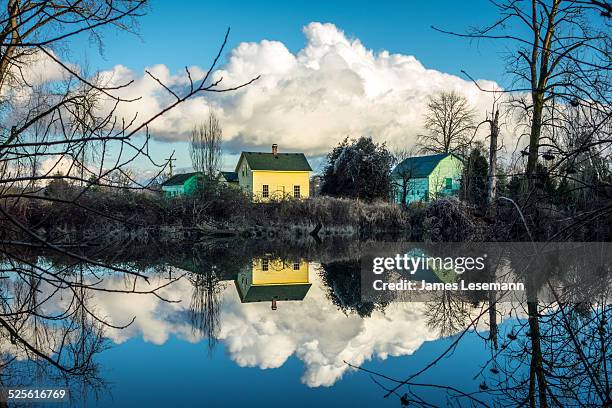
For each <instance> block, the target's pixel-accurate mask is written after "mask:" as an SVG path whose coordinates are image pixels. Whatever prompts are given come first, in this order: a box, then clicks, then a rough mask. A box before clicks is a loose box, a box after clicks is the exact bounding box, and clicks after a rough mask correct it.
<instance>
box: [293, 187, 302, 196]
mask: <svg viewBox="0 0 612 408" xmlns="http://www.w3.org/2000/svg"><path fill="white" fill-rule="evenodd" d="M293 197H294V198H300V197H301V194H300V186H293Z"/></svg>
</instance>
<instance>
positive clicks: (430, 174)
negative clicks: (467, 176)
mask: <svg viewBox="0 0 612 408" xmlns="http://www.w3.org/2000/svg"><path fill="white" fill-rule="evenodd" d="M462 171H463V162H462V161H461V159H459V157H457V156H455V155H454V154H452V153H443V154H434V155H430V156H419V157H409V158H407V159H406V160H404V161H403V162H401V163H399V164H398V165H397V166H396V167H395V169H393V172H391V178H392V180H393V186H394V200H395V201H396V202H398V203H401V202H402V201H403V200H405V202H406V203H412V202H415V201H427V200H430V199H435V198H438V197H442V196H448V195H454V194H456V193H457V192H458V191H459V186H460V180H461V172H462Z"/></svg>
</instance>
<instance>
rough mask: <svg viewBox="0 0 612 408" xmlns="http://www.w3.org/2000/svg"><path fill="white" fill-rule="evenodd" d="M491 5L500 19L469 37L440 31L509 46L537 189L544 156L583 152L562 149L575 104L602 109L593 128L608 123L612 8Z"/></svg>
mask: <svg viewBox="0 0 612 408" xmlns="http://www.w3.org/2000/svg"><path fill="white" fill-rule="evenodd" d="M493 5H494V7H495V8H496V10H497V12H498V18H497V19H496V20H495V21H493V22H491V23H490V24H488V25H486V26H484V27H480V28H473V29H471V30H469V31H468V32H466V33H455V32H448V31H443V30H439V31H442V32H446V33H449V34H452V35H456V36H460V37H467V38H472V39H492V40H496V41H502V42H504V43H505V45H506V46H508V45H510V49H511V50H512V51H511V52H510V53H509V54H508V57H507V62H508V65H507V66H508V73H509V74H510V75H511V78H512V79H513V82H512V83H511V84H509V86H507V87H506V89H505V91H504V92H506V93H509V94H511V97H512V98H513V99H514V106H515V107H516V108H518V109H520V111H522V113H523V115H524V119H525V122H526V123H525V124H526V127H527V130H526V132H525V136H527V137H528V143H527V146H526V147H525V148H524V149H522V152H523V154H524V155H525V156H526V157H527V164H526V168H525V174H526V176H527V178H528V181H529V183H528V184H529V188H530V190H533V188H534V187H535V185H536V184H537V179H538V162H539V160H540V157H542V158H544V159H545V160H549V161H550V160H552V159H553V158H554V157H558V158H562V159H564V158H570V157H573V156H575V155H578V154H580V153H581V152H582V150H581V149H582V148H583V147H582V148H578V149H576V148H571V149H569V150H557V149H556V146H555V140H556V139H557V136H558V134H559V132H558V130H559V129H560V127H563V126H565V125H564V124H562V121H563V117H564V116H565V115H566V113H567V110H568V108H569V107H583V108H585V110H588V111H592V112H597V113H598V114H599V116H600V121H599V123H597V125H596V126H595V128H593V129H592V130H593V131H598V130H600V129H601V128H603V127H605V126H606V125H605V124H606V123H609V122H610V115H611V106H612V104H611V103H610V102H611V95H610V89H612V88H611V87H610V69H611V65H610V35H609V20H608V19H609V18H610V5H609V4H608V3H606V2H596V1H570V0H548V1H539V0H529V1H503V2H495V3H493ZM475 83H476V82H475ZM476 85H477V86H479V85H478V84H477V83H476ZM479 87H480V86H479ZM481 89H482V88H481ZM482 90H483V91H486V92H497V91H496V90H488V89H482ZM560 121H561V122H560ZM610 143H612V141H611V140H610V137H609V135H608V137H607V138H606V140H601V139H600V140H594V141H591V142H589V144H590V145H591V146H599V147H601V149H600V150H603V151H605V147H604V145H607V146H608V147H609V146H610ZM541 149H545V150H544V152H542V151H541Z"/></svg>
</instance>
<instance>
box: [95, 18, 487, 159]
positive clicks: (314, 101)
mask: <svg viewBox="0 0 612 408" xmlns="http://www.w3.org/2000/svg"><path fill="white" fill-rule="evenodd" d="M303 32H304V35H305V37H306V45H305V46H304V48H303V49H301V50H299V52H297V53H295V54H294V53H292V52H291V51H289V50H288V49H287V47H286V46H285V45H284V44H283V43H282V42H278V41H268V40H264V41H261V42H257V43H241V44H239V45H238V46H237V47H236V48H234V49H233V50H232V51H231V52H230V54H229V58H228V60H227V62H226V64H225V65H224V66H222V67H221V69H219V70H218V71H216V72H214V74H213V79H218V78H220V77H223V83H222V84H225V85H226V86H232V85H237V84H240V83H243V82H246V81H248V80H250V79H252V78H253V77H256V76H258V75H261V78H260V79H259V80H258V81H257V82H256V83H254V84H252V85H250V86H248V87H246V88H243V89H241V90H238V91H235V92H231V93H223V94H214V95H211V94H206V95H202V96H198V97H196V98H193V99H191V100H190V101H188V102H186V103H184V104H183V105H181V106H180V107H178V108H176V109H174V110H172V111H170V112H168V113H167V114H165V115H164V116H163V117H161V118H159V119H157V120H156V121H155V122H154V123H153V124H152V126H151V127H150V130H151V133H152V134H153V135H154V137H156V138H158V139H161V140H187V139H188V134H189V130H190V128H191V126H192V125H193V124H194V123H196V122H197V121H198V120H201V119H202V118H203V117H204V116H205V115H206V113H207V112H208V110H209V109H213V110H215V111H216V112H217V113H218V115H219V116H220V118H221V121H222V124H223V126H224V137H225V139H226V142H227V143H226V145H227V146H228V147H229V148H230V150H231V151H239V150H240V149H243V148H251V147H267V146H268V145H270V144H272V143H279V144H280V145H281V149H282V148H283V147H284V148H285V149H286V150H285V151H298V150H299V151H305V152H307V153H309V154H311V155H318V154H322V153H325V152H326V151H328V149H329V147H330V146H332V145H335V144H336V143H337V142H338V141H339V140H341V139H343V138H344V137H345V136H351V137H358V136H361V135H371V136H372V137H374V138H375V139H376V140H378V141H387V142H388V143H389V144H390V145H397V146H400V145H401V146H411V145H413V144H414V142H415V138H416V135H417V134H418V133H419V132H420V131H421V129H422V122H423V114H424V112H425V105H426V100H427V98H428V96H430V95H431V94H433V93H435V92H437V91H440V90H455V91H458V92H460V93H461V94H463V95H465V96H466V97H467V98H468V99H469V100H470V102H471V103H472V104H473V105H474V106H475V107H476V108H477V109H478V110H479V111H481V112H482V113H483V115H484V112H485V109H487V108H489V107H490V104H491V97H490V95H486V94H484V93H482V92H480V91H478V89H477V88H476V86H475V85H474V84H473V83H472V82H469V81H466V80H464V79H461V78H459V77H457V76H453V75H449V74H446V73H443V72H440V71H436V70H433V69H427V68H426V67H424V66H423V64H421V62H419V61H418V60H417V58H415V57H414V56H411V55H404V54H392V53H389V52H388V51H381V52H378V53H377V52H374V51H372V50H370V49H368V48H367V47H366V46H364V45H363V44H362V43H361V41H360V40H359V39H354V38H349V37H347V35H346V34H345V33H344V32H343V31H342V30H340V29H339V28H338V27H336V26H335V25H333V24H321V23H310V24H308V25H307V26H306V27H304V29H303ZM149 70H150V71H151V72H152V73H153V74H154V75H155V76H157V77H158V78H159V79H160V80H162V81H164V82H165V83H166V84H167V85H169V86H173V87H181V86H185V85H186V84H187V77H186V74H185V73H184V72H180V73H176V74H173V73H171V72H170V71H169V70H168V68H167V67H166V66H164V65H155V66H153V67H150V68H149ZM191 71H192V73H193V76H194V78H201V77H202V76H203V74H204V70H203V69H201V68H199V67H191ZM103 76H104V77H105V78H106V79H108V80H109V81H110V82H112V83H124V82H127V81H130V80H133V81H134V83H133V86H131V87H130V89H129V91H125V92H129V96H141V97H142V99H141V100H140V101H138V102H137V103H134V104H129V105H125V106H124V107H122V111H121V113H122V114H125V115H126V116H132V115H133V114H134V113H136V112H139V117H147V116H149V115H151V114H153V113H154V112H156V111H158V110H160V108H161V107H162V106H164V105H165V104H167V103H168V102H170V101H171V97H170V96H169V95H168V94H167V93H166V92H165V91H164V90H163V89H161V88H160V87H159V85H158V84H157V83H156V82H155V81H154V80H153V79H151V78H149V77H148V76H147V75H145V74H144V73H136V72H134V71H131V70H130V69H129V68H128V67H124V66H116V67H115V68H114V69H113V70H111V71H107V72H105V73H103ZM481 84H482V85H483V86H486V87H489V88H493V87H497V85H496V84H495V83H494V82H491V81H484V80H483V81H481ZM124 96H128V95H124Z"/></svg>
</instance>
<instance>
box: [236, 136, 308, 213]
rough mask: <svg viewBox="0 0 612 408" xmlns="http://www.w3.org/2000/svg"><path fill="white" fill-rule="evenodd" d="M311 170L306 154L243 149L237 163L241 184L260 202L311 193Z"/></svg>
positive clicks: (273, 149) (273, 147) (298, 196)
mask: <svg viewBox="0 0 612 408" xmlns="http://www.w3.org/2000/svg"><path fill="white" fill-rule="evenodd" d="M311 171H312V169H311V168H310V165H309V164H308V160H306V156H304V154H303V153H279V152H278V146H277V145H272V153H260V152H242V154H241V155H240V158H239V159H238V164H237V165H236V173H237V174H238V183H239V185H240V187H241V188H243V189H244V190H245V191H246V192H247V193H248V194H249V195H250V196H252V197H253V199H255V200H258V201H269V200H273V199H276V200H282V199H285V198H308V197H309V196H310V172H311Z"/></svg>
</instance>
